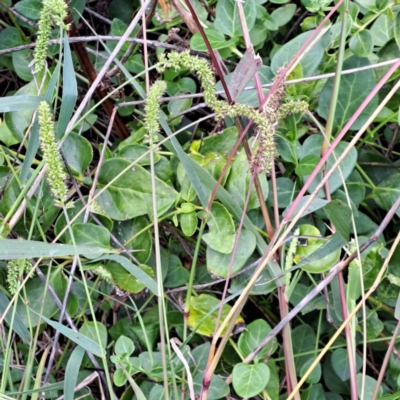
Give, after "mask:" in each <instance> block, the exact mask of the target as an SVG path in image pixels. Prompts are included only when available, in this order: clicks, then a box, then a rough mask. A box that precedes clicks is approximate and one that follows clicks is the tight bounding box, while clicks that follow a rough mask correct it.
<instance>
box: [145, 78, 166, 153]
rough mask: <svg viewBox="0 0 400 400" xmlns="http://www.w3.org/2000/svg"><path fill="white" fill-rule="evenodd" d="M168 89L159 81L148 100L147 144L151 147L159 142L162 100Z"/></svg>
mask: <svg viewBox="0 0 400 400" xmlns="http://www.w3.org/2000/svg"><path fill="white" fill-rule="evenodd" d="M166 89H167V84H166V83H165V82H164V81H157V82H156V83H154V84H153V85H152V86H151V88H150V91H149V95H148V96H147V99H146V106H145V114H146V116H145V119H144V126H145V128H146V130H147V135H146V138H145V142H147V143H148V144H150V146H152V145H153V144H154V143H156V142H157V133H158V131H159V130H160V123H159V121H158V118H159V112H160V98H161V96H162V94H163V93H164V92H165V90H166Z"/></svg>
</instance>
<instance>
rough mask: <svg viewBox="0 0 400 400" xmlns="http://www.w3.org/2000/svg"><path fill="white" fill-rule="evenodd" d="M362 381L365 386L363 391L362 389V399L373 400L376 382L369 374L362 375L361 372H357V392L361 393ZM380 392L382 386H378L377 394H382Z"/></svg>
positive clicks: (381, 391)
mask: <svg viewBox="0 0 400 400" xmlns="http://www.w3.org/2000/svg"><path fill="white" fill-rule="evenodd" d="M364 379H365V380H364ZM364 382H365V386H364V389H365V391H364V397H363V400H373V399H374V398H375V396H374V391H375V387H376V384H377V382H376V380H375V379H374V378H372V377H371V376H368V375H366V376H365V377H364V376H363V374H362V373H359V374H357V390H358V393H361V389H362V385H363V383H364ZM382 394H383V388H382V386H380V387H379V391H378V396H382Z"/></svg>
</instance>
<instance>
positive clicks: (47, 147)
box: [38, 101, 67, 206]
mask: <svg viewBox="0 0 400 400" xmlns="http://www.w3.org/2000/svg"><path fill="white" fill-rule="evenodd" d="M38 112H39V126H40V131H39V136H40V147H41V149H42V152H43V160H44V162H45V164H46V167H47V180H48V182H49V185H50V189H51V193H52V195H53V197H54V198H55V202H54V203H55V204H56V205H57V206H62V205H63V204H64V203H65V202H66V201H67V186H66V185H65V182H64V180H65V179H66V177H67V176H66V174H65V172H64V168H63V164H62V161H61V157H60V153H59V152H58V148H57V141H56V137H55V134H54V123H53V119H52V115H51V112H50V107H49V105H48V104H47V102H45V101H42V102H41V103H40V105H39V109H38Z"/></svg>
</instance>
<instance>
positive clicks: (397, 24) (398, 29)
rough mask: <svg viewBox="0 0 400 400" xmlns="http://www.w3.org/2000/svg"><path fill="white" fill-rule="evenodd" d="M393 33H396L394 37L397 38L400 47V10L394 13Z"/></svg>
mask: <svg viewBox="0 0 400 400" xmlns="http://www.w3.org/2000/svg"><path fill="white" fill-rule="evenodd" d="M393 33H394V39H395V40H396V43H397V46H398V48H399V49H400V12H397V13H396V14H395V15H394V21H393Z"/></svg>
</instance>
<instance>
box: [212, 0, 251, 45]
mask: <svg viewBox="0 0 400 400" xmlns="http://www.w3.org/2000/svg"><path fill="white" fill-rule="evenodd" d="M243 11H244V15H245V18H246V24H247V29H248V30H249V31H250V30H251V29H252V28H253V25H254V22H255V21H256V12H255V1H254V0H247V1H246V2H245V3H244V4H243ZM215 15H216V16H215V21H214V26H215V28H216V29H217V30H218V31H220V32H222V33H223V34H225V35H228V36H230V37H235V36H242V27H241V24H240V20H239V14H238V11H237V6H236V3H235V2H234V1H232V0H219V1H218V2H217V7H216V10H215ZM213 48H214V47H213Z"/></svg>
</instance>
